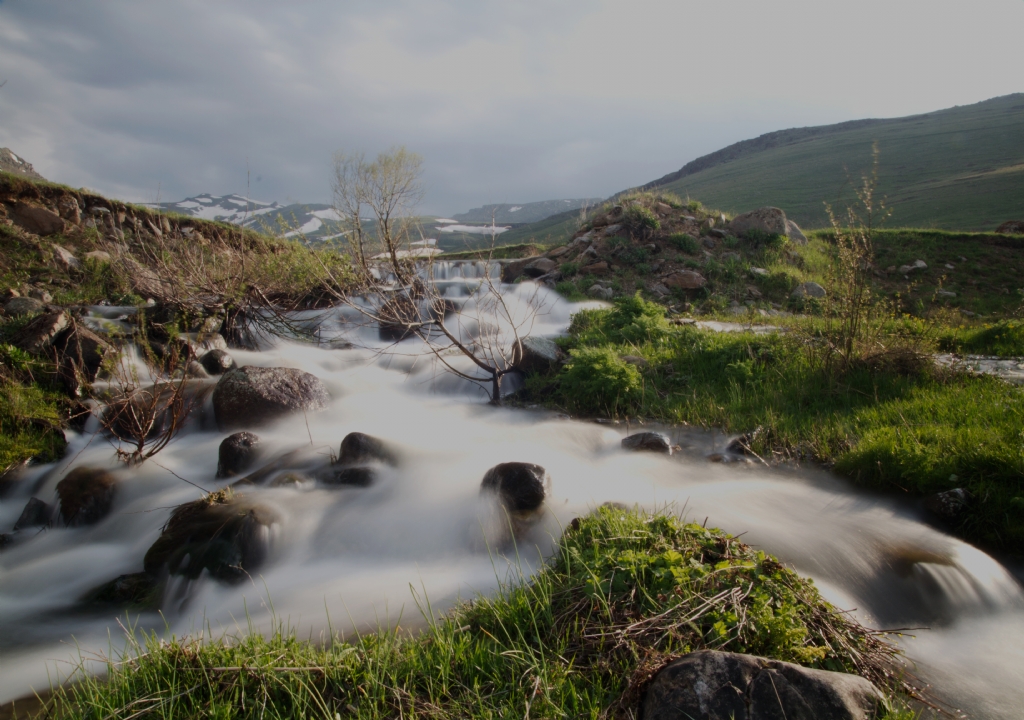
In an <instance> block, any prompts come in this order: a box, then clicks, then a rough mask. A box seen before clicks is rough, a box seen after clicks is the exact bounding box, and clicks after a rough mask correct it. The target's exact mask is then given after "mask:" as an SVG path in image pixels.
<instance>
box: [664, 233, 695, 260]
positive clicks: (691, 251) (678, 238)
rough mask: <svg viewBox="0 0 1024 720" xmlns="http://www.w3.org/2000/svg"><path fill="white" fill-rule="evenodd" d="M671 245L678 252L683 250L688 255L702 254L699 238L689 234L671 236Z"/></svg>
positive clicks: (669, 239)
mask: <svg viewBox="0 0 1024 720" xmlns="http://www.w3.org/2000/svg"><path fill="white" fill-rule="evenodd" d="M668 241H669V243H670V244H671V245H672V247H674V248H676V249H677V250H682V251H683V252H684V253H686V254H688V255H696V254H697V253H699V252H700V243H699V242H697V238H695V237H694V236H693V235H689V234H687V233H676V234H674V235H669V238H668Z"/></svg>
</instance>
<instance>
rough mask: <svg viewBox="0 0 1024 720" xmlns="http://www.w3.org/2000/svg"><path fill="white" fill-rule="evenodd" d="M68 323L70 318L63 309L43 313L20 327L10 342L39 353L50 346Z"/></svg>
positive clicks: (28, 350) (27, 350)
mask: <svg viewBox="0 0 1024 720" xmlns="http://www.w3.org/2000/svg"><path fill="white" fill-rule="evenodd" d="M70 324H71V318H70V317H69V316H68V314H67V313H66V312H64V311H63V310H61V311H59V312H50V313H44V314H42V315H40V316H39V317H36V318H33V319H32V320H31V321H29V323H28V324H27V325H25V326H24V327H23V328H21V330H19V331H18V332H17V333H16V334H15V335H14V337H13V338H11V344H12V345H15V346H16V347H19V348H21V349H22V350H25V351H26V352H30V353H41V352H43V351H44V350H46V349H48V348H50V347H51V346H52V345H53V343H54V340H56V338H57V336H59V335H60V334H61V333H62V332H64V330H66V329H67V327H68V325H70Z"/></svg>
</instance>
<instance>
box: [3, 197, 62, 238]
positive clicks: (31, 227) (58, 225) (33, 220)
mask: <svg viewBox="0 0 1024 720" xmlns="http://www.w3.org/2000/svg"><path fill="white" fill-rule="evenodd" d="M11 219H12V220H13V221H14V223H15V224H16V225H17V226H18V227H20V228H22V229H23V230H27V231H28V232H30V233H34V234H36V235H43V236H45V235H53V234H54V233H59V232H61V231H63V230H64V220H63V218H61V216H60V215H58V214H57V213H55V212H53V211H52V210H48V209H46V208H44V207H41V206H39V205H29V204H28V203H23V202H19V203H18V204H16V205H15V206H14V208H13V210H11Z"/></svg>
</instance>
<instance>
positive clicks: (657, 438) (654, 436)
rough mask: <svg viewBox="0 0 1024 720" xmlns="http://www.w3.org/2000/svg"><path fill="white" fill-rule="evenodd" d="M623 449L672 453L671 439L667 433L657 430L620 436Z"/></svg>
mask: <svg viewBox="0 0 1024 720" xmlns="http://www.w3.org/2000/svg"><path fill="white" fill-rule="evenodd" d="M622 447H623V449H624V450H634V451H643V452H656V453H665V454H666V455H671V454H672V441H671V440H669V439H668V435H666V434H664V433H659V432H641V433H634V434H633V435H628V436H627V437H624V438H622Z"/></svg>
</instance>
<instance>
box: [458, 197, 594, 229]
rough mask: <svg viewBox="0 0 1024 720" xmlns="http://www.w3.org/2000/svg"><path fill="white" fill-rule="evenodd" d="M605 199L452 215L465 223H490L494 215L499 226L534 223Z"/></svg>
mask: <svg viewBox="0 0 1024 720" xmlns="http://www.w3.org/2000/svg"><path fill="white" fill-rule="evenodd" d="M603 200H604V198H580V199H574V200H543V201H541V202H530V203H522V204H520V205H513V204H508V203H500V204H497V205H484V206H483V207H478V208H473V209H472V210H470V211H469V212H464V213H459V214H458V215H452V220H458V221H459V222H463V223H490V222H491V217H492V213H493V217H494V222H495V223H497V224H499V225H508V224H509V223H532V222H537V221H538V220H543V219H544V218H547V217H551V216H552V215H557V214H558V213H563V212H565V211H567V210H579V209H580V208H581V207H583V206H584V205H587V206H590V205H596V204H598V203H600V202H602V201H603Z"/></svg>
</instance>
